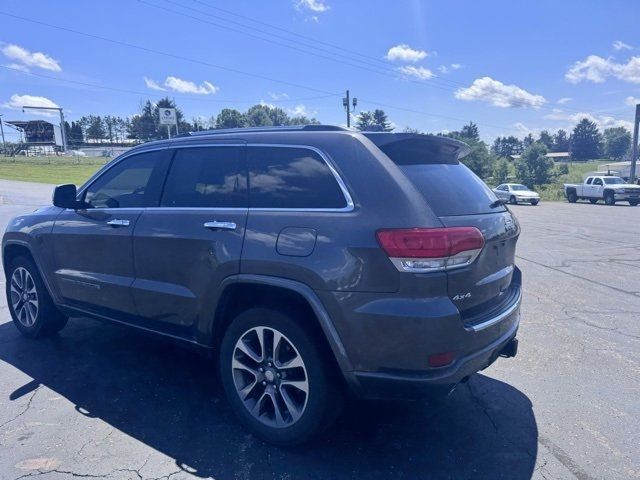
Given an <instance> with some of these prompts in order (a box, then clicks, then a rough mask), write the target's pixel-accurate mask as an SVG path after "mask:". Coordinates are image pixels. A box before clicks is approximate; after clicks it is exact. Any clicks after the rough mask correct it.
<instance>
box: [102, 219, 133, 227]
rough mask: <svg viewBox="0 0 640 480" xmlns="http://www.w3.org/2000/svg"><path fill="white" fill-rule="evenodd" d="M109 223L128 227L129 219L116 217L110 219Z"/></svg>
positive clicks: (114, 225) (113, 225)
mask: <svg viewBox="0 0 640 480" xmlns="http://www.w3.org/2000/svg"><path fill="white" fill-rule="evenodd" d="M107 225H111V226H112V227H128V226H129V220H121V219H119V218H114V219H113V220H109V221H108V222H107Z"/></svg>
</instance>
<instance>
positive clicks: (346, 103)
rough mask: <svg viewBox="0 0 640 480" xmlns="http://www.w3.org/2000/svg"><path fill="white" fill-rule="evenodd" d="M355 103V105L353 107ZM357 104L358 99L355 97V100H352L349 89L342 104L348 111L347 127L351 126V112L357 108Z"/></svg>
mask: <svg viewBox="0 0 640 480" xmlns="http://www.w3.org/2000/svg"><path fill="white" fill-rule="evenodd" d="M352 105H353V107H352ZM356 105H358V99H357V98H355V97H354V98H353V101H350V98H349V90H347V96H346V97H343V98H342V106H343V107H344V109H345V111H346V112H347V127H348V128H351V113H352V112H353V111H354V110H355V109H356Z"/></svg>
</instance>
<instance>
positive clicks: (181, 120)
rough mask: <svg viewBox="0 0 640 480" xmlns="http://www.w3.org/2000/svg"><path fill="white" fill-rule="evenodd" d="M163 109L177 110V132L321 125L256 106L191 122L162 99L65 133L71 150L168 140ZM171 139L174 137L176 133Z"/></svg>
mask: <svg viewBox="0 0 640 480" xmlns="http://www.w3.org/2000/svg"><path fill="white" fill-rule="evenodd" d="M161 108H175V109H176V118H177V123H178V132H181V133H185V132H190V131H201V130H208V129H214V128H243V127H262V126H287V125H309V124H318V123H320V122H318V120H316V119H315V118H308V117H306V116H304V115H289V114H288V113H287V112H286V111H285V110H283V109H282V108H280V107H274V106H271V105H266V104H257V105H253V106H252V107H250V108H249V109H247V111H246V112H240V111H239V110H236V109H234V108H224V109H222V110H221V111H220V113H218V114H217V115H213V116H211V117H210V118H208V119H197V118H194V119H192V120H191V122H189V121H187V120H186V119H185V116H184V113H183V112H182V110H181V109H180V108H179V107H177V105H176V104H175V102H174V101H173V100H171V99H170V98H168V97H167V98H163V99H161V100H160V101H158V102H156V103H152V102H151V101H149V100H147V101H146V102H144V103H142V105H141V106H140V111H139V112H138V113H137V114H135V115H133V116H132V117H130V118H124V117H118V116H111V115H106V116H100V115H86V116H83V117H81V118H80V119H79V120H77V121H72V122H71V123H69V122H65V133H66V134H67V142H68V144H69V146H70V147H77V146H80V145H82V144H84V143H92V142H93V143H101V142H102V143H106V142H109V143H112V144H123V143H131V141H134V142H147V141H149V140H159V139H163V138H167V136H168V132H167V127H166V125H160V120H159V118H160V116H159V111H160V109H161ZM172 130H173V133H172V135H175V130H174V129H172Z"/></svg>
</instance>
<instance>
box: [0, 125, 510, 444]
mask: <svg viewBox="0 0 640 480" xmlns="http://www.w3.org/2000/svg"><path fill="white" fill-rule="evenodd" d="M468 152H469V148H468V147H467V146H466V145H465V144H464V143H462V142H459V141H456V140H453V139H447V138H444V137H437V136H428V135H417V134H396V133H355V132H352V131H350V130H344V129H342V128H339V127H330V126H319V125H313V126H306V127H299V128H267V129H245V130H220V131H214V132H197V133H192V134H188V135H184V136H182V137H178V138H174V139H171V140H165V141H159V142H152V143H148V144H145V145H142V146H139V147H136V148H133V149H131V150H130V151H128V152H126V153H125V154H123V155H121V156H120V157H118V158H116V159H115V160H113V161H112V162H110V163H109V164H108V165H106V166H105V167H104V168H102V169H101V170H100V171H99V172H98V173H97V174H96V175H94V176H93V177H92V178H91V179H90V180H88V181H87V182H86V183H85V185H83V186H82V187H81V188H80V189H79V190H76V187H75V186H74V185H60V186H58V187H56V189H55V192H54V196H53V206H49V207H45V208H41V209H39V210H37V211H35V212H33V213H30V214H27V215H21V216H19V217H17V218H15V219H13V220H12V221H11V222H10V223H9V225H8V228H7V231H6V233H5V235H4V238H3V241H2V255H3V262H4V270H5V275H6V278H7V281H6V293H7V298H8V305H9V310H10V312H11V316H12V318H13V321H14V323H15V325H16V326H17V328H18V329H19V330H20V332H22V333H23V334H24V335H26V336H28V337H44V336H48V335H53V334H55V333H56V332H58V331H59V330H61V329H62V328H63V327H64V326H65V324H66V323H67V318H68V317H93V318H98V319H107V320H113V321H116V322H118V323H124V324H128V325H130V326H133V327H137V328H140V329H143V330H146V331H153V332H157V333H159V334H162V335H166V336H169V337H171V338H173V339H178V340H183V341H186V342H188V343H190V344H193V345H196V346H199V347H202V348H204V349H206V350H207V351H210V352H214V353H215V357H217V364H218V368H219V374H220V378H221V381H222V384H223V386H224V390H225V392H226V395H227V398H228V400H229V403H230V405H231V407H232V409H233V410H234V411H235V413H236V414H237V416H238V418H239V419H240V420H241V421H242V423H243V424H244V425H245V426H247V427H248V428H249V429H250V430H251V431H252V432H254V433H255V434H257V435H258V436H260V437H261V438H263V439H265V440H267V441H270V442H273V443H276V444H295V443H300V442H303V441H305V440H307V439H308V438H310V437H311V436H312V435H314V434H316V433H318V432H319V431H321V430H322V429H323V428H325V427H326V426H327V425H329V424H330V423H331V421H332V420H333V419H334V418H335V417H336V416H337V414H338V413H339V411H340V408H339V407H340V403H341V399H342V398H343V395H344V393H345V392H346V391H351V392H353V393H354V394H355V395H357V396H359V397H362V398H402V399H405V398H411V397H419V396H421V395H422V394H423V393H425V392H443V393H446V392H449V391H450V390H451V389H452V388H453V387H454V386H455V385H456V384H458V383H459V382H462V381H465V380H466V379H468V378H469V376H470V375H473V374H474V373H475V372H477V371H479V370H482V369H484V368H486V367H488V366H489V365H491V364H492V363H493V362H494V361H495V360H496V359H497V358H498V357H500V356H503V357H511V356H514V355H515V354H516V351H517V340H516V332H517V330H518V325H519V322H520V302H521V292H522V289H521V274H520V270H519V269H518V268H517V267H516V266H515V263H514V262H515V248H516V242H517V240H518V236H519V233H520V227H519V225H518V222H517V220H516V219H515V217H514V216H513V215H512V213H511V212H509V211H508V210H507V209H506V208H505V207H504V206H503V205H502V204H501V203H500V202H498V201H497V199H496V197H495V195H494V194H493V193H492V192H491V190H490V189H489V188H488V187H487V186H486V185H485V184H484V183H483V182H482V181H481V180H480V179H479V178H478V177H477V176H475V175H474V174H473V173H472V172H471V170H469V169H468V168H467V167H465V166H464V165H463V164H462V163H460V161H459V159H460V158H461V157H462V156H464V155H465V154H467V153H468ZM151 407H152V406H151ZM159 421H161V420H160V419H159Z"/></svg>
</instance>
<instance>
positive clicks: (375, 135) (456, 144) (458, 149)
mask: <svg viewBox="0 0 640 480" xmlns="http://www.w3.org/2000/svg"><path fill="white" fill-rule="evenodd" d="M362 134H363V135H364V136H365V137H367V138H368V139H369V140H371V141H372V142H373V143H375V144H376V146H377V147H384V146H388V145H390V144H392V143H396V142H411V143H414V142H415V143H416V144H417V145H420V146H421V147H423V148H425V150H428V151H429V152H430V153H432V154H434V155H437V156H439V157H443V158H448V159H451V160H456V161H457V160H460V159H461V158H464V157H466V156H467V155H469V153H471V147H469V145H467V144H466V143H464V142H461V141H460V140H456V139H454V138H449V137H443V136H441V135H427V134H422V133H387V132H362Z"/></svg>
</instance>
